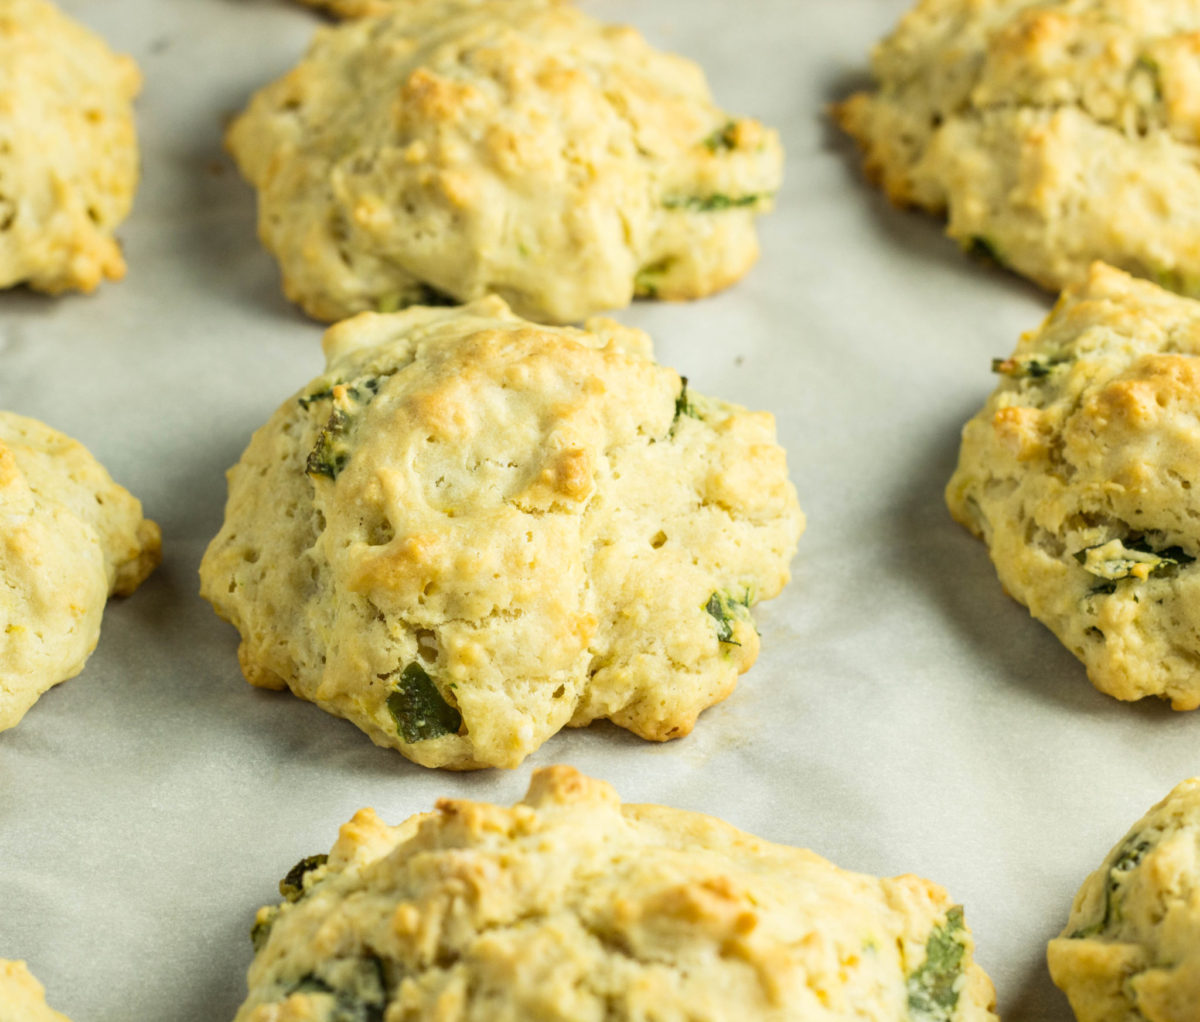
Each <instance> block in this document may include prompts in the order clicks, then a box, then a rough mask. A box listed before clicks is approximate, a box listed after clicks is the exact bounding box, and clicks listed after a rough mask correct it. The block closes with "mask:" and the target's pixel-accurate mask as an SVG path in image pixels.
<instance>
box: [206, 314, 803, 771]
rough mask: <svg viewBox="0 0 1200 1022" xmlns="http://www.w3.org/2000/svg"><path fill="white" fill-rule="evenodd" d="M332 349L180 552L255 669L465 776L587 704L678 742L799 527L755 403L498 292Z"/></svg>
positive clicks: (381, 320) (729, 667)
mask: <svg viewBox="0 0 1200 1022" xmlns="http://www.w3.org/2000/svg"><path fill="white" fill-rule="evenodd" d="M325 347H326V353H327V356H328V358H329V369H328V371H327V372H326V373H325V374H324V375H323V376H321V377H318V378H317V379H316V380H314V381H313V382H312V383H311V384H309V385H308V386H307V387H305V388H304V389H303V390H302V391H301V393H300V394H299V395H298V396H297V397H296V398H294V399H292V400H290V401H288V402H286V403H285V404H284V405H283V407H281V408H280V409H279V410H278V411H277V412H276V414H275V415H274V416H273V418H272V420H271V421H270V422H269V423H268V424H267V425H266V426H265V427H264V428H263V429H262V430H260V431H259V433H258V434H257V435H256V436H255V438H254V441H253V442H252V443H251V446H250V448H249V449H248V450H247V452H246V454H245V455H244V456H243V458H242V461H241V463H240V464H239V465H238V466H237V467H236V468H235V469H234V470H233V471H232V472H231V473H230V499H229V504H228V507H227V510H226V520H225V525H224V526H223V528H222V531H221V533H220V535H218V536H217V538H216V539H215V540H214V541H213V544H212V545H211V547H210V549H209V551H208V553H207V554H206V556H205V560H204V563H203V564H202V567H201V575H202V580H203V592H204V594H205V595H206V596H207V597H208V598H209V599H210V600H211V601H212V602H213V603H214V605H215V606H216V607H217V609H218V610H219V612H220V613H222V614H223V615H224V616H226V617H228V618H229V619H230V620H231V621H233V623H234V624H236V625H237V626H238V628H239V630H240V631H241V632H242V638H243V646H242V652H241V658H242V666H243V670H244V671H245V672H246V674H247V677H248V678H249V679H250V680H252V681H254V682H255V683H256V684H261V685H266V686H273V687H282V686H283V685H285V684H286V685H287V686H289V687H291V688H292V689H293V691H295V692H297V693H298V694H300V695H302V696H304V697H305V698H308V699H312V700H314V701H316V702H318V703H319V704H321V705H322V706H325V707H326V708H327V709H330V710H332V711H333V712H335V713H339V714H341V715H343V716H346V717H349V718H350V719H351V720H354V721H355V722H356V723H357V724H358V725H359V726H360V727H362V728H363V729H364V730H366V731H367V733H368V734H370V735H371V737H372V738H373V739H374V740H375V741H377V742H379V743H380V744H386V745H391V746H394V747H396V748H399V749H400V750H401V751H402V752H403V753H404V754H405V755H406V756H409V757H410V758H413V759H416V760H417V761H418V762H422V763H425V764H427V765H431V766H446V765H449V766H456V767H460V768H461V767H475V766H483V765H505V766H513V765H515V764H516V763H518V762H520V760H521V759H522V758H524V756H526V755H528V753H529V752H531V751H532V750H533V749H534V748H536V747H537V746H538V745H540V744H541V743H542V742H543V741H545V739H546V738H547V737H548V736H549V735H551V734H553V733H554V732H556V731H558V730H559V729H561V728H562V727H564V726H567V725H571V726H582V725H584V724H587V723H588V722H589V721H591V720H594V719H597V718H607V719H611V720H614V721H615V722H617V723H618V724H620V725H621V726H623V727H627V728H629V729H631V730H633V731H635V732H636V733H638V734H640V735H642V736H644V737H646V738H651V739H655V740H665V739H668V738H674V737H679V736H682V735H684V734H687V733H688V732H689V731H690V730H691V728H692V726H693V724H694V722H695V720H696V717H697V715H698V714H699V713H700V712H701V710H703V709H704V708H705V707H707V706H710V705H712V704H713V703H715V702H718V701H719V700H720V699H722V698H724V697H725V696H726V695H727V694H728V693H729V692H730V691H731V690H732V688H733V686H734V684H735V683H736V678H737V675H738V674H739V673H740V672H741V671H744V670H746V669H747V668H748V667H749V666H750V664H751V663H753V661H754V659H755V656H756V654H757V651H758V636H757V633H756V632H755V630H754V627H753V625H752V623H751V618H750V606H751V605H752V604H753V603H755V602H757V601H758V600H759V599H765V598H768V597H770V596H773V595H775V594H776V593H777V592H778V591H779V590H780V589H781V588H782V586H783V584H784V583H785V581H786V580H787V577H788V561H789V559H790V557H791V554H792V551H793V549H794V547H795V543H796V539H797V537H798V536H799V533H800V531H801V529H802V523H803V516H802V515H801V513H800V510H799V508H798V506H797V503H796V497H795V493H794V490H793V489H792V486H791V484H790V483H789V481H788V478H787V470H786V462H785V455H784V452H783V451H782V450H781V449H780V448H779V446H778V445H777V444H776V443H775V436H774V421H773V419H772V417H771V416H770V415H768V414H766V413H762V412H758V413H754V412H748V411H746V410H745V409H741V408H738V407H736V406H734V405H729V404H725V403H724V402H720V401H717V400H713V399H709V398H705V397H703V396H701V395H697V394H694V393H692V392H691V391H688V390H686V389H685V387H684V385H683V381H682V380H681V379H680V377H679V375H678V374H677V373H675V372H674V371H673V370H671V369H667V368H665V367H662V366H659V365H657V364H656V363H655V362H654V361H653V360H652V359H651V358H650V357H649V339H648V338H647V337H646V335H645V334H643V333H641V332H640V331H637V330H631V329H628V328H625V327H622V326H621V325H619V324H617V323H615V322H612V321H611V320H595V321H592V322H591V323H589V324H588V329H586V330H574V329H569V328H561V327H557V328H556V327H538V326H534V325H533V324H530V323H528V322H526V321H523V320H521V319H519V318H517V317H515V316H514V315H513V314H512V313H511V312H510V311H509V310H508V308H507V307H506V306H505V305H504V303H503V302H501V301H500V300H499V299H496V298H492V299H485V300H483V301H480V302H476V303H473V304H472V305H469V306H465V307H463V308H459V309H425V308H415V309H410V310H408V311H406V312H404V313H396V314H391V315H378V314H374V313H365V314H362V315H360V316H358V317H355V318H354V319H351V320H347V321H345V322H343V323H340V324H338V325H337V326H335V327H333V328H332V329H331V330H330V331H329V332H328V334H327V335H326V340H325ZM298 622H303V626H302V627H300V626H298V624H297V623H298Z"/></svg>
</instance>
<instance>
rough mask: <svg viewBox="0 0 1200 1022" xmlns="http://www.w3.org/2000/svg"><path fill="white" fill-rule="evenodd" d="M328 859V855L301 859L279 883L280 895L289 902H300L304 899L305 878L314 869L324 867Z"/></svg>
mask: <svg viewBox="0 0 1200 1022" xmlns="http://www.w3.org/2000/svg"><path fill="white" fill-rule="evenodd" d="M328 858H329V856H328V855H309V856H307V857H306V858H303V859H301V860H300V861H299V862H298V863H296V865H294V866H293V867H292V868H291V869H289V870H288V872H287V876H285V877H284V878H283V879H282V880H280V881H279V893H280V894H282V895H283V896H284V898H286V899H287V900H288V901H299V900H300V899H301V898H302V897H304V878H305V877H306V876H308V874H309V873H311V872H312V871H313V870H314V869H317V868H319V867H320V866H324V865H325V862H326V860H327V859H328Z"/></svg>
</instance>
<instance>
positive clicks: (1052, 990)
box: [998, 930, 1075, 1022]
mask: <svg viewBox="0 0 1200 1022" xmlns="http://www.w3.org/2000/svg"><path fill="white" fill-rule="evenodd" d="M1057 935H1058V931H1057V930H1055V931H1054V932H1052V933H1043V934H1038V935H1037V938H1036V939H1037V941H1038V942H1039V946H1040V947H1041V949H1042V950H1043V952H1044V951H1045V947H1046V942H1047V941H1048V940H1049V939H1050V938H1051V937H1055V936H1057ZM1040 961H1042V963H1043V964H1042V965H1041V967H1040V968H1038V969H1036V970H1035V971H1034V972H1032V973H1031V974H1030V975H1028V976H1026V977H1025V981H1024V982H1023V983H1022V984H1021V985H1020V987H1019V988H1018V989H1017V991H1016V994H1015V996H1014V995H1012V994H1010V995H1009V996H1008V997H1007V998H1005V1001H1004V1003H1003V1004H1001V1005H999V1006H998V1007H999V1009H1000V1017H1001V1018H1002V1019H1004V1022H1071V1020H1072V1019H1073V1018H1074V1017H1075V1016H1074V1015H1073V1014H1072V1013H1071V1005H1070V1003H1069V1002H1068V1001H1067V997H1066V995H1065V994H1064V993H1063V992H1062V991H1061V990H1059V989H1058V988H1057V987H1056V986H1055V985H1054V983H1053V981H1052V980H1051V979H1050V973H1049V971H1048V970H1047V968H1046V966H1045V964H1044V961H1045V959H1044V955H1043V957H1042V958H1041V959H1040Z"/></svg>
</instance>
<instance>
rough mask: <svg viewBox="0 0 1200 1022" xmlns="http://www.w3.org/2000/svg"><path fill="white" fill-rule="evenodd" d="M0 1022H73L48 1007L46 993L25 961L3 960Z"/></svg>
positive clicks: (0, 973)
mask: <svg viewBox="0 0 1200 1022" xmlns="http://www.w3.org/2000/svg"><path fill="white" fill-rule="evenodd" d="M0 1022H71V1020H70V1019H69V1018H67V1016H66V1015H62V1014H59V1012H57V1011H55V1010H54V1009H53V1008H51V1007H49V1006H48V1005H47V1004H46V991H45V990H44V989H43V987H42V984H41V983H39V982H38V981H37V980H36V979H35V978H34V976H33V973H31V972H30V971H29V968H28V966H26V964H25V963H24V962H10V961H6V960H5V959H3V958H0Z"/></svg>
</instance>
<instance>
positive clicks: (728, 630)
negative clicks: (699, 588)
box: [704, 589, 753, 646]
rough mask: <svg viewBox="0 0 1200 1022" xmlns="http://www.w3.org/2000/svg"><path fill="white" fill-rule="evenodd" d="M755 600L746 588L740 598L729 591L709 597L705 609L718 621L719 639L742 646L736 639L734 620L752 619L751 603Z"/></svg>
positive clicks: (715, 593) (719, 640)
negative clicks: (734, 635)
mask: <svg viewBox="0 0 1200 1022" xmlns="http://www.w3.org/2000/svg"><path fill="white" fill-rule="evenodd" d="M752 602H753V600H752V597H751V594H750V590H749V589H746V590H745V591H744V593H743V595H742V598H741V599H740V600H739V599H737V598H735V597H733V596H730V595H729V594H728V593H722V592H714V593H713V594H712V596H710V597H709V598H708V603H706V604H705V605H704V609H705V610H706V611H707V612H708V614H709V615H710V616H711V617H712V619H713V620H714V621H716V622H717V641H718V642H724V643H728V644H729V645H730V646H740V645H741V643H740V642H736V641H734V638H733V623H734V621H749V620H750V604H751V603H752Z"/></svg>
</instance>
